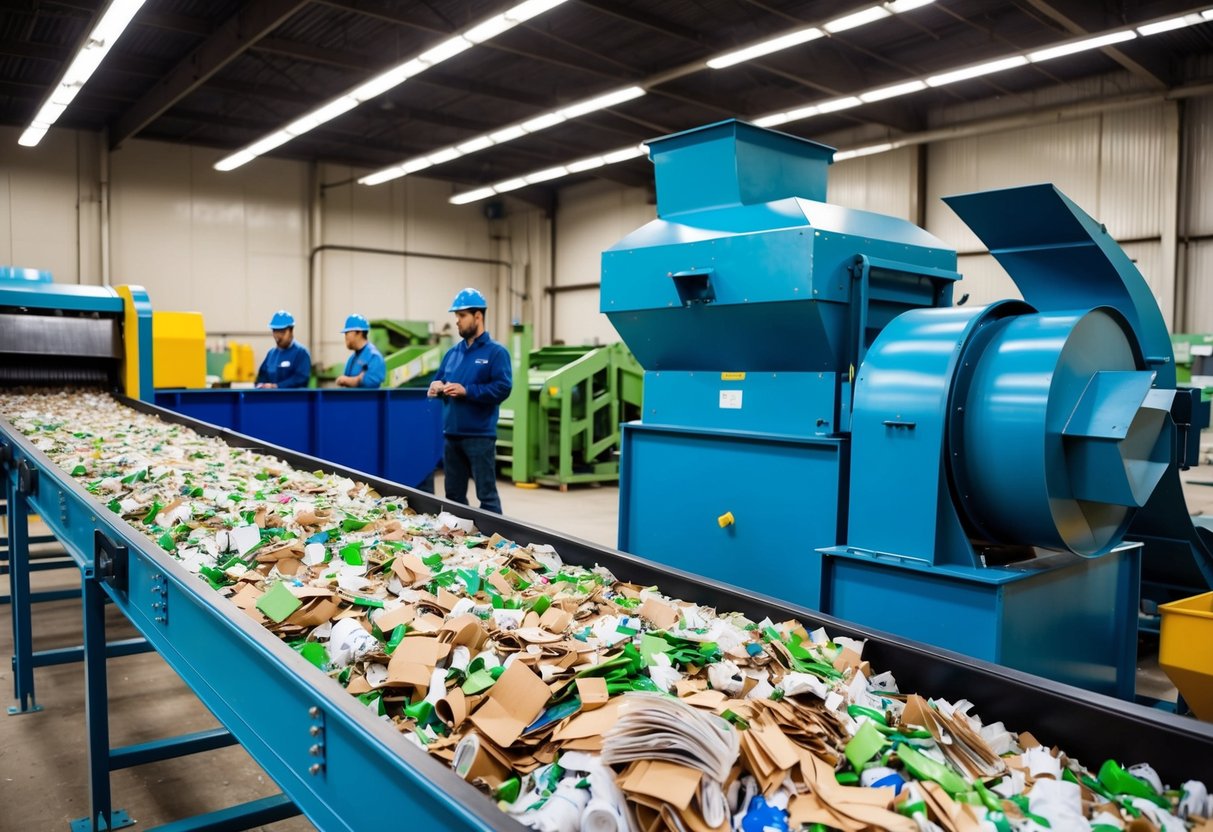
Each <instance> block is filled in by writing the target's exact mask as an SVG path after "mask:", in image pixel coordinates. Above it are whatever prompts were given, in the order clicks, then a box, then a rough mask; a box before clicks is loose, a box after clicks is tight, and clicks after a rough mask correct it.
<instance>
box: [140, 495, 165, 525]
mask: <svg viewBox="0 0 1213 832" xmlns="http://www.w3.org/2000/svg"><path fill="white" fill-rule="evenodd" d="M162 508H164V504H163V503H161V502H160V501H159V500H153V501H152V507H151V508H150V509H148V511H147V514H145V515H143V522H144V523H152V522H154V521H155V519H156V515H157V514H159V513H160V510H161V509H162Z"/></svg>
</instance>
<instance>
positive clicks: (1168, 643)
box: [1158, 592, 1213, 721]
mask: <svg viewBox="0 0 1213 832" xmlns="http://www.w3.org/2000/svg"><path fill="white" fill-rule="evenodd" d="M1158 611H1159V612H1160V613H1162V634H1161V636H1159V642H1158V664H1159V666H1160V667H1161V668H1162V669H1163V670H1164V671H1166V674H1167V676H1168V677H1170V679H1171V681H1172V682H1173V683H1174V684H1175V687H1177V688H1179V692H1180V694H1181V695H1182V696H1183V698H1184V700H1185V701H1186V702H1187V703H1188V707H1190V708H1191V709H1192V713H1194V714H1196V716H1197V717H1198V718H1200V719H1203V720H1205V721H1213V592H1206V593H1205V594H1203V595H1194V596H1192V597H1191V598H1183V599H1181V600H1179V601H1172V602H1171V603H1169V604H1161V605H1159V607H1158Z"/></svg>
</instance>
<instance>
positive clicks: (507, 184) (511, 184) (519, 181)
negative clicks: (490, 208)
mask: <svg viewBox="0 0 1213 832" xmlns="http://www.w3.org/2000/svg"><path fill="white" fill-rule="evenodd" d="M525 185H526V179H524V178H523V177H521V176H519V177H517V178H516V179H507V180H505V181H504V182H498V183H497V184H496V185H494V186H493V193H498V194H503V193H505V192H506V191H516V190H518V189H519V188H521V187H523V186H525Z"/></svg>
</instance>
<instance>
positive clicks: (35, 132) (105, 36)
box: [17, 0, 146, 147]
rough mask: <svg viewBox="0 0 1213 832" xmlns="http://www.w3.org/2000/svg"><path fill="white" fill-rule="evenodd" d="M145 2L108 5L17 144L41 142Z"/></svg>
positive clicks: (120, 1)
mask: <svg viewBox="0 0 1213 832" xmlns="http://www.w3.org/2000/svg"><path fill="white" fill-rule="evenodd" d="M145 1H146V0H114V2H112V3H110V4H109V6H107V7H106V9H105V11H104V12H103V13H102V15H101V18H100V19H99V20H98V21H97V25H96V26H94V27H93V28H92V31H90V32H89V33H88V37H86V38H85V39H84V43H83V45H81V47H80V49H79V50H77V52H76V54H75V56H74V57H73V58H72V61H71V63H69V64H68V65H67V69H66V70H64V72H63V77H62V78H60V79H59V82H58V83H57V84H55V87H54V89H53V90H51V94H50V95H49V96H47V99H46V101H44V102H42V106H41V107H39V108H38V112H37V114H35V115H34V119H33V121H32V122H30V125H29V127H27V128H25V132H23V133H22V134H21V137H20V138H19V139H17V143H18V144H21V145H24V146H25V147H34V146H36V145H37V144H38V142H40V141H42V137H43V136H45V135H46V131H47V130H49V129H50V127H51V125H52V124H54V123H55V122H56V121H57V120H58V119H59V116H61V115H63V111H64V110H66V109H67V105H68V104H71V103H72V99H74V98H75V97H76V94H77V93H79V92H80V89H81V88H82V87H83V86H84V84H85V82H86V81H88V79H89V78H90V77H91V76H92V74H93V73H94V72H96V71H97V67H99V66H100V65H101V62H102V61H103V60H105V56H106V55H107V54H109V51H110V49H111V48H112V47H113V45H114V42H115V41H117V40H118V38H119V37H120V36H121V35H122V33H123V32H124V31H125V30H126V27H127V26H128V25H129V24H130V22H131V19H132V18H134V16H135V13H136V12H138V11H139V9H140V7H142V6H143V4H144V2H145Z"/></svg>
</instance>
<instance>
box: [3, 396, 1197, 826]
mask: <svg viewBox="0 0 1213 832" xmlns="http://www.w3.org/2000/svg"><path fill="white" fill-rule="evenodd" d="M116 401H118V402H120V403H121V404H123V405H126V406H128V407H131V408H133V409H136V410H139V411H142V412H145V413H154V414H156V415H158V416H159V417H160V418H161V419H163V420H164V421H166V422H171V423H176V424H180V425H184V426H187V427H189V428H191V429H193V430H195V431H197V432H198V433H199V434H202V435H204V436H217V437H220V438H221V439H222V440H223V441H224V442H226V443H227V444H229V445H231V446H234V447H245V448H255V449H258V450H261V451H264V452H267V453H271V454H273V455H275V456H277V457H279V458H281V459H283V460H284V461H286V462H288V463H290V464H292V465H294V466H297V467H299V468H302V469H311V470H315V469H321V470H324V471H328V472H331V473H337V474H342V475H345V476H349V477H352V478H355V479H359V480H365V481H368V482H369V483H370V484H371V485H372V486H373V487H374V488H375V489H376V490H377V491H379V492H380V493H381V494H383V495H390V494H402V495H405V496H407V497H408V499H409V502H410V504H411V505H412V506H413V507H415V508H416V509H417V510H419V511H424V512H432V513H436V512H438V511H441V510H453V511H455V512H456V513H458V514H460V515H462V516H467V517H470V518H472V519H473V520H474V521H475V522H476V524H477V526H478V527H479V528H480V529H481V531H483V532H485V533H490V534H491V533H499V534H501V535H503V536H505V537H507V538H510V539H512V540H515V541H517V542H518V543H520V544H523V545H526V544H529V543H551V544H553V545H555V546H556V547H557V548H558V550H559V552H560V554H561V557H562V558H563V559H564V560H565V561H566V562H569V563H574V564H580V565H585V566H592V565H594V564H600V565H602V566H605V567H606V568H608V569H610V570H611V572H612V573H614V574H615V575H616V576H617V577H618V578H620V579H621V580H629V581H632V582H635V583H638V584H641V585H658V586H660V587H661V588H662V590H663V591H664V592H665V593H667V594H669V595H671V596H673V597H681V598H683V599H685V600H688V601H694V602H698V603H703V604H708V605H711V606H715V607H718V608H721V609H733V610H737V611H740V612H742V613H744V614H746V615H747V616H749V617H751V618H753V619H755V620H758V619H761V618H763V617H770V618H772V619H774V620H781V619H786V618H789V617H794V618H798V619H800V620H801V621H802V622H803V623H804V624H806V626H809V627H811V628H812V627H817V626H824V627H826V628H827V629H828V630H829V631H830V632H831V633H832V634H837V635H846V636H850V637H852V638H860V639H867V640H868V644H867V647H866V649H865V653H864V658H865V659H867V660H869V661H870V662H871V663H872V665H873V666H874V667H877V668H879V669H881V670H889V671H892V672H893V674H894V675H895V676H896V678H897V679H898V682H899V684H900V686H901V688H902V689H903V690H917V691H922V692H924V693H927V694H929V695H931V696H937V697H944V698H948V699H952V700H958V699H961V698H966V699H969V700H971V701H973V702H974V703H976V706H977V711H978V712H979V713H981V715H982V716H983V718H985V719H986V720H988V721H994V720H1001V721H1003V722H1005V723H1006V724H1007V725H1008V726H1009V727H1011V728H1012V729H1013V730H1016V731H1031V732H1032V733H1033V734H1034V735H1035V736H1036V737H1037V738H1038V739H1040V740H1041V741H1042V742H1044V743H1046V744H1048V745H1052V744H1057V745H1060V746H1061V747H1062V748H1064V749H1065V750H1066V752H1067V753H1069V754H1070V755H1071V756H1073V757H1076V758H1078V759H1080V760H1082V761H1084V762H1086V763H1087V764H1088V765H1098V763H1099V761H1101V760H1103V759H1105V758H1114V759H1119V760H1123V761H1126V762H1136V761H1141V760H1147V761H1149V762H1150V763H1151V764H1152V765H1153V766H1154V767H1155V768H1156V769H1157V770H1158V772H1159V774H1160V775H1161V777H1162V779H1163V780H1164V781H1166V782H1171V783H1178V782H1182V781H1183V780H1185V779H1188V778H1198V779H1202V780H1204V781H1206V782H1213V726H1209V725H1205V724H1202V723H1197V722H1194V721H1191V720H1188V719H1183V718H1179V717H1175V716H1173V715H1169V714H1165V713H1162V712H1159V711H1154V710H1149V709H1145V708H1142V707H1139V706H1135V705H1130V704H1126V703H1124V702H1121V701H1119V700H1116V699H1112V698H1109V697H1105V696H1101V695H1098V694H1093V693H1090V692H1087V691H1083V690H1079V689H1076V688H1071V687H1068V686H1065V685H1060V684H1056V683H1052V682H1049V681H1047V680H1043V679H1039V678H1036V677H1031V676H1027V675H1024V674H1021V673H1017V672H1015V671H1010V670H1007V669H1004V668H999V667H995V666H992V665H989V664H986V663H984V662H980V661H976V660H973V659H969V658H966V657H963V656H959V655H956V654H952V653H948V652H945V651H941V650H937V649H934V648H930V647H926V646H923V645H919V644H914V643H909V642H905V641H902V640H899V639H896V638H893V637H891V636H888V635H884V634H876V633H873V632H870V631H866V630H863V629H861V628H857V627H854V626H852V625H849V624H846V623H844V622H840V621H837V620H834V619H831V618H828V617H825V616H821V615H819V614H817V613H815V612H813V611H810V610H808V609H804V608H800V607H795V606H792V605H787V604H781V603H778V602H775V601H773V600H771V599H767V598H763V597H760V596H753V595H750V594H745V593H742V592H740V591H738V590H735V589H733V588H731V587H728V586H725V585H722V584H719V583H715V582H712V581H707V580H704V579H702V578H698V577H696V576H693V575H690V574H687V573H684V572H679V571H676V570H672V569H668V568H664V567H659V566H657V565H654V564H652V563H648V562H646V561H642V560H640V559H638V558H635V557H632V556H630V555H626V554H623V553H619V552H614V551H611V550H609V549H605V548H603V547H599V546H594V545H592V544H589V543H585V542H583V541H578V540H574V539H570V538H567V537H564V536H562V535H560V534H558V533H555V532H551V531H546V530H544V529H541V528H537V527H534V526H529V525H525V524H521V523H517V522H514V521H511V520H509V519H508V518H503V517H500V516H498V515H494V514H489V513H485V512H481V511H479V510H477V509H471V508H468V507H465V506H452V505H451V504H449V503H446V502H445V501H441V500H439V499H437V498H435V497H434V496H433V495H429V494H424V493H421V492H417V491H413V490H411V489H407V488H403V487H401V486H398V485H395V484H393V483H388V482H384V481H381V480H376V479H374V478H368V477H365V476H363V475H362V474H360V473H358V472H355V471H350V470H348V469H343V468H340V467H338V466H333V465H331V464H328V463H325V462H323V461H321V460H317V459H314V458H311V457H306V456H303V455H301V454H297V453H293V452H290V451H286V450H284V449H280V448H276V447H272V446H267V445H265V444H264V443H261V442H258V441H257V440H254V439H252V438H250V437H246V436H242V435H239V434H235V433H232V432H230V431H225V430H222V429H217V428H215V427H213V426H211V425H207V424H204V423H200V422H197V421H194V420H192V419H188V418H186V417H182V416H179V415H177V414H174V413H171V412H168V411H164V410H161V409H159V408H156V407H153V406H150V405H147V404H144V403H142V402H138V401H134V400H130V399H126V398H121V397H117V398H116ZM0 446H2V447H0V459H6V460H7V461H6V465H7V466H8V468H9V472H8V474H9V476H8V477H7V479H8V481H9V482H10V484H13V483H17V482H23V483H25V484H27V486H28V488H27V489H26V499H27V500H28V501H29V503H30V504H31V508H32V509H33V510H36V511H38V512H39V513H40V514H42V515H43V517H44V518H45V519H46V521H47V523H48V524H49V525H50V526H51V528H52V530H53V531H54V532H55V533H56V535H57V536H58V537H60V539H61V540H63V541H64V543H65V546H66V548H67V549H68V550H69V552H70V553H71V554H72V556H73V557H74V558H75V559H76V560H77V561H78V562H79V563H80V564H81V566H82V568H84V569H85V571H86V573H89V574H91V573H92V572H93V571H96V572H97V573H98V574H101V575H108V576H109V577H108V579H107V582H106V583H105V592H106V593H107V594H108V595H109V596H110V597H111V598H112V599H113V600H114V602H115V603H116V604H117V605H118V606H119V607H120V608H121V609H122V610H123V611H124V613H125V614H126V615H127V616H128V617H129V618H130V619H131V620H132V622H134V624H135V626H136V627H137V628H138V629H139V630H140V631H141V632H142V633H143V634H144V635H145V636H146V637H147V638H148V639H149V641H151V642H152V643H153V644H154V645H155V646H156V648H157V649H158V650H159V651H160V652H161V653H162V654H163V655H164V657H165V659H166V660H167V661H168V662H169V663H170V665H172V666H173V667H174V669H175V670H177V671H178V673H180V674H181V675H182V677H183V678H184V679H185V680H186V682H187V683H188V684H189V685H190V686H191V687H192V688H193V689H194V690H195V691H196V692H197V693H198V695H199V697H200V698H201V699H202V700H203V701H204V702H205V703H206V705H207V706H208V707H209V708H211V710H212V711H214V713H215V714H216V716H217V717H218V718H219V719H220V721H221V722H223V723H224V724H225V725H226V726H227V727H228V728H229V729H230V730H231V731H232V733H233V734H234V735H235V736H236V738H237V739H238V740H239V741H240V742H241V743H242V744H243V745H244V746H245V747H246V748H247V749H248V750H249V752H250V753H251V754H252V755H253V756H254V758H255V759H257V761H258V762H259V763H260V764H261V765H262V766H263V767H265V768H266V770H267V771H268V772H269V774H270V775H271V776H272V777H273V778H274V779H275V780H276V781H277V782H278V783H279V784H280V785H281V786H282V788H283V790H284V791H285V792H286V793H287V794H288V795H289V796H290V797H291V798H292V799H294V800H295V802H296V803H297V804H298V805H299V806H300V808H301V809H302V810H303V811H304V812H305V813H306V814H307V815H308V816H309V817H310V818H311V819H312V821H313V822H314V823H316V824H317V825H318V826H319V827H320V828H323V829H325V830H329V829H334V830H339V829H354V828H373V827H374V826H375V825H376V824H379V823H382V824H392V825H396V824H398V822H399V819H400V818H401V817H402V816H404V813H406V812H412V813H413V815H412V818H415V819H416V822H417V823H418V825H419V826H420V827H421V828H431V827H430V826H426V825H425V824H432V828H447V829H453V828H494V829H517V828H520V827H518V825H517V824H516V823H514V822H513V821H512V820H510V819H509V818H508V817H507V816H505V815H503V814H502V813H500V812H499V811H498V810H497V808H496V807H495V806H494V805H493V803H492V802H491V801H490V800H488V799H487V798H486V797H484V796H483V795H482V794H480V792H478V791H477V790H476V789H474V788H473V787H472V786H470V785H468V784H467V783H465V782H464V781H462V780H460V779H459V778H458V777H456V776H455V775H454V774H453V772H451V771H450V770H449V769H448V768H447V767H446V766H445V765H444V764H442V763H441V762H439V761H437V760H435V759H431V758H430V757H428V756H427V755H426V754H425V753H424V752H422V751H420V750H418V749H417V748H416V747H414V746H412V745H411V744H409V743H408V742H406V741H405V740H404V739H403V738H402V737H401V736H400V735H399V734H398V733H397V732H396V731H395V730H393V729H392V728H391V726H389V725H387V724H385V723H383V722H382V721H380V720H378V719H376V718H375V717H374V715H373V714H372V713H371V712H369V711H368V710H366V709H365V708H363V707H361V706H360V705H359V704H358V703H357V701H356V700H354V699H353V698H352V697H350V696H349V695H348V694H346V693H345V691H344V690H342V688H341V687H340V686H339V685H338V684H337V683H336V682H334V681H333V680H331V679H329V678H327V677H326V676H325V675H324V674H323V673H321V672H319V671H318V670H316V669H315V668H314V667H313V666H312V665H310V664H308V663H307V662H306V661H305V660H304V659H302V658H301V657H300V656H299V655H298V654H296V653H295V652H294V651H292V650H291V649H290V648H288V647H287V646H286V645H285V644H283V643H281V642H280V641H279V640H278V639H276V638H275V637H274V636H273V635H271V634H270V633H268V632H266V631H265V630H264V629H262V628H261V627H259V626H258V625H256V624H255V623H253V622H252V621H251V620H249V619H248V618H247V617H246V616H244V614H243V613H241V612H240V611H239V610H237V609H235V608H234V607H233V606H232V605H231V604H229V603H228V602H227V601H226V600H224V599H222V598H219V597H217V596H215V595H214V594H213V593H211V592H210V590H208V589H207V588H206V586H205V584H203V583H201V582H200V581H199V580H198V579H197V578H196V577H195V576H193V575H191V574H189V573H188V572H187V571H185V570H184V569H183V568H182V567H181V566H180V565H179V564H178V563H177V562H176V561H175V560H174V559H173V558H171V557H170V556H168V555H166V554H165V553H163V552H162V551H160V550H158V549H157V548H156V547H155V545H154V544H153V543H152V542H151V541H149V540H148V539H147V538H146V537H145V536H144V535H143V534H142V533H141V532H139V531H137V530H135V529H134V528H133V527H131V526H129V525H127V524H126V523H124V522H123V521H121V520H120V519H118V518H117V517H115V516H113V515H111V514H110V513H108V512H104V511H98V510H97V503H96V502H95V501H94V500H93V499H92V498H91V497H90V496H89V495H88V493H87V492H86V491H85V490H84V489H83V488H82V487H81V486H80V485H79V484H77V483H76V482H75V481H73V480H72V479H71V478H70V476H68V475H67V474H66V473H65V472H63V471H61V470H60V469H58V467H57V466H55V465H54V464H53V463H52V462H51V461H50V460H49V459H48V458H47V457H46V456H45V455H44V454H42V453H41V452H39V451H37V450H36V449H35V448H34V447H33V445H32V444H31V443H30V442H29V441H28V440H27V439H26V438H25V437H23V436H21V435H20V434H19V433H18V432H17V431H16V430H15V429H14V428H13V427H12V426H11V425H10V424H9V423H8V422H6V421H2V420H0ZM4 448H7V449H8V450H7V452H5V451H4V450H3V449H4ZM99 541H100V542H101V545H102V546H103V548H105V549H107V550H110V551H120V550H123V549H124V550H125V552H126V555H125V556H123V555H121V554H119V555H117V556H116V557H113V558H112V559H111V560H110V563H112V564H113V566H112V567H110V566H107V565H106V563H105V560H106V559H105V558H103V559H101V560H100V561H98V560H96V559H95V557H94V555H95V552H96V551H97V547H98V542H99ZM106 541H108V542H106ZM124 573H125V574H124ZM165 605H167V606H165ZM923 614H928V615H929V614H930V610H927V609H924V610H923ZM1061 637H1064V634H1062V635H1061ZM250 690H254V691H257V695H256V701H257V702H259V703H265V702H270V701H272V702H273V703H274V704H273V707H272V708H266V707H250V704H249V695H248V692H249V691H250ZM317 727H319V729H320V734H319V735H320V737H321V740H322V742H321V743H320V745H321V752H320V758H321V760H322V762H323V765H322V766H321V767H320V769H319V770H318V771H317V772H316V773H315V774H313V773H311V772H312V771H313V770H314V767H315V765H316V761H317V755H316V754H313V753H309V749H311V747H312V746H314V745H317V741H316V734H314V733H313V729H315V728H317ZM367 794H374V795H375V796H376V798H377V799H376V800H373V801H368V800H366V799H365V797H364V796H365V795H367ZM412 818H411V819H412Z"/></svg>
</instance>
